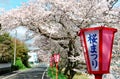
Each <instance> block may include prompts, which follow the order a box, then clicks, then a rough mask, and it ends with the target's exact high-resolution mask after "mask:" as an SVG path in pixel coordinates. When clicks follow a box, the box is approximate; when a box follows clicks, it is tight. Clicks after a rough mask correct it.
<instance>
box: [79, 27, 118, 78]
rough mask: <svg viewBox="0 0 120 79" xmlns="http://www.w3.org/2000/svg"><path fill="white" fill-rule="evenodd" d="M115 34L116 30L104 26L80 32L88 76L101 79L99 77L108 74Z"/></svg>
mask: <svg viewBox="0 0 120 79" xmlns="http://www.w3.org/2000/svg"><path fill="white" fill-rule="evenodd" d="M115 32H117V29H114V28H109V27H104V26H100V27H94V28H85V29H81V30H80V34H79V36H80V39H81V42H82V46H83V48H84V56H85V60H86V64H87V69H88V72H89V73H90V74H97V75H95V78H96V79H102V76H100V75H102V74H104V73H109V68H110V61H111V56H112V47H113V40H114V33H115ZM98 74H99V77H97V76H98Z"/></svg>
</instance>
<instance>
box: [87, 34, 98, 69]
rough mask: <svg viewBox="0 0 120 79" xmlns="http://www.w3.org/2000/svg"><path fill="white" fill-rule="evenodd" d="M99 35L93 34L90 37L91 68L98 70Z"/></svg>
mask: <svg viewBox="0 0 120 79" xmlns="http://www.w3.org/2000/svg"><path fill="white" fill-rule="evenodd" d="M97 40H98V38H97V34H96V33H92V34H89V35H88V42H89V44H90V47H89V50H90V52H89V56H90V58H91V66H92V67H93V69H97V67H98V52H97Z"/></svg>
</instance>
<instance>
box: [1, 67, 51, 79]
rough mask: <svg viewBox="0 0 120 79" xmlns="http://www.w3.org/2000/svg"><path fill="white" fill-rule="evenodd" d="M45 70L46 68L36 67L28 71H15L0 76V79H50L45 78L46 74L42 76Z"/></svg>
mask: <svg viewBox="0 0 120 79" xmlns="http://www.w3.org/2000/svg"><path fill="white" fill-rule="evenodd" d="M46 69H47V67H41V66H37V67H34V68H31V69H28V70H24V71H16V72H12V73H9V74H5V75H2V76H0V79H42V78H43V79H50V78H48V77H47V74H46V73H45V74H44V76H43V73H44V72H45V70H46ZM42 76H43V77H42Z"/></svg>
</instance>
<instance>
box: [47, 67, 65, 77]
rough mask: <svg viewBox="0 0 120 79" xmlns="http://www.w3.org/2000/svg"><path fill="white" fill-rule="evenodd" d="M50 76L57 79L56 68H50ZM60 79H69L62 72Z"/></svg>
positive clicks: (59, 74)
mask: <svg viewBox="0 0 120 79" xmlns="http://www.w3.org/2000/svg"><path fill="white" fill-rule="evenodd" d="M48 76H49V77H50V78H51V79H56V68H55V67H53V68H48ZM58 79H67V77H66V76H65V75H64V74H63V73H62V72H58Z"/></svg>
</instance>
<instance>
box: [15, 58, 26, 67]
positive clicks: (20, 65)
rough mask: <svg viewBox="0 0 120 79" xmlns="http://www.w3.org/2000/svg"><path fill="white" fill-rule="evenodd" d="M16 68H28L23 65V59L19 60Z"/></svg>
mask: <svg viewBox="0 0 120 79" xmlns="http://www.w3.org/2000/svg"><path fill="white" fill-rule="evenodd" d="M15 67H16V68H18V69H25V68H26V67H25V66H24V64H23V63H22V60H21V58H17V60H16V63H15Z"/></svg>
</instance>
